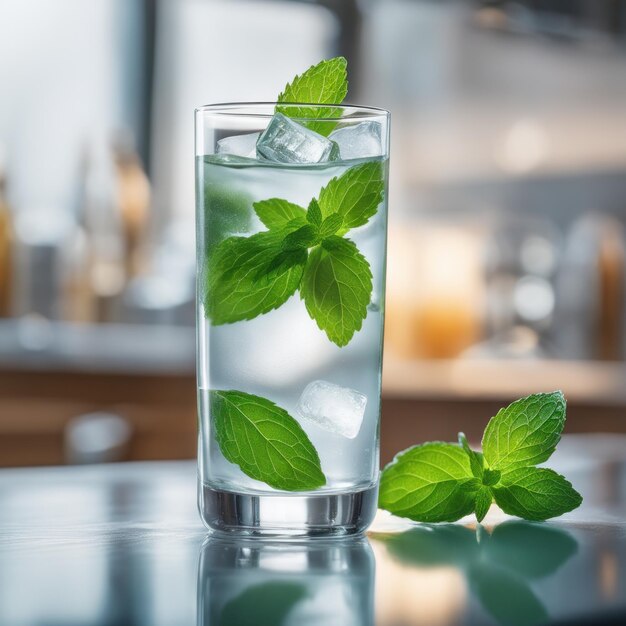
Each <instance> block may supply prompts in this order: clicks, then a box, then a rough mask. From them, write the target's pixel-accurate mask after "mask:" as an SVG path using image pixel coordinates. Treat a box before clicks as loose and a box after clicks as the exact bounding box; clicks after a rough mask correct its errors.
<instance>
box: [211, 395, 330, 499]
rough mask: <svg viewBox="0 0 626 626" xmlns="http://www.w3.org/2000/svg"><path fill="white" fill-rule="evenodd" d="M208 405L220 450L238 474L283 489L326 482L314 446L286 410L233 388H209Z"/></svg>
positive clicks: (301, 489)
mask: <svg viewBox="0 0 626 626" xmlns="http://www.w3.org/2000/svg"><path fill="white" fill-rule="evenodd" d="M210 405H211V416H212V417H213V425H214V427H215V437H216V439H217V443H218V445H219V448H220V451H221V452H222V454H223V455H224V457H225V458H226V459H227V460H228V461H230V462H231V463H235V464H236V465H238V466H239V467H240V468H241V470H242V471H243V472H244V474H246V475H247V476H250V478H254V479H255V480H260V481H262V482H264V483H266V484H267V485H269V486H270V487H273V488H274V489H282V490H284V491H307V490H312V489H317V488H318V487H321V486H322V485H325V484H326V477H325V476H324V474H323V473H322V469H321V465H320V458H319V455H318V453H317V451H316V450H315V448H314V447H313V444H312V443H311V441H310V439H309V438H308V436H307V434H306V433H305V432H304V430H303V429H302V426H300V424H299V423H298V422H297V421H296V420H295V419H294V418H293V417H292V416H291V415H289V413H287V411H285V410H284V409H282V408H280V407H279V406H277V405H276V404H274V403H273V402H271V401H270V400H267V399H266V398H262V397H260V396H255V395H252V394H250V393H244V392H243V391H234V390H231V391H211V392H210Z"/></svg>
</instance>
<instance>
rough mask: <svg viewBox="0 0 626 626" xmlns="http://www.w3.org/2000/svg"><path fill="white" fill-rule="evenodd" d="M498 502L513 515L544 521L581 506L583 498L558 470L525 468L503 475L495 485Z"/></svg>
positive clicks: (494, 489)
mask: <svg viewBox="0 0 626 626" xmlns="http://www.w3.org/2000/svg"><path fill="white" fill-rule="evenodd" d="M493 495H494V498H495V500H496V504H497V505H498V506H499V507H500V508H501V509H502V510H503V511H504V512H505V513H508V514H509V515H517V516H518V517H523V518H524V519H527V520H534V521H541V520H545V519H548V518H550V517H557V516H558V515H563V513H567V512H568V511H571V510H573V509H575V508H576V507H578V506H580V504H581V502H582V497H581V496H580V494H579V493H578V492H577V491H576V490H575V489H574V488H573V487H572V485H571V483H569V482H568V481H567V480H566V479H565V478H564V477H563V476H561V475H560V474H557V473H556V472H555V471H554V470H551V469H546V468H538V467H522V468H518V469H515V470H512V471H511V472H507V473H505V474H503V475H502V478H501V479H500V483H499V484H498V486H497V487H493Z"/></svg>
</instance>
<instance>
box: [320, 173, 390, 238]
mask: <svg viewBox="0 0 626 626" xmlns="http://www.w3.org/2000/svg"><path fill="white" fill-rule="evenodd" d="M383 167H384V166H383V163H382V162H381V161H369V162H368V163H362V164H360V165H355V166H354V167H351V168H350V169H349V170H347V171H346V172H345V173H344V174H342V175H341V176H339V177H335V178H331V180H330V181H329V182H328V184H327V185H326V187H324V188H323V189H322V190H321V191H320V195H319V205H320V209H321V211H322V217H328V216H329V215H332V214H333V213H339V215H341V216H342V218H343V224H342V227H341V230H340V231H339V232H338V234H339V235H344V234H345V233H346V232H347V231H348V230H350V229H351V228H355V227H356V226H362V225H363V224H366V223H367V221H368V220H369V218H370V217H372V215H374V214H375V213H376V211H377V210H378V205H379V204H380V203H381V202H382V199H383V194H384V191H385V182H384V172H383Z"/></svg>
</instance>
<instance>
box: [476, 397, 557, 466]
mask: <svg viewBox="0 0 626 626" xmlns="http://www.w3.org/2000/svg"><path fill="white" fill-rule="evenodd" d="M564 424H565V398H564V397H563V394H562V393H561V392H560V391H555V392H553V393H538V394H535V395H532V396H528V397H526V398H522V399H520V400H517V401H516V402H513V404H510V405H509V406H508V407H506V408H504V409H500V411H498V413H497V415H496V416H495V417H493V418H491V420H490V421H489V424H488V425H487V428H486V429H485V434H484V436H483V454H484V455H485V461H487V464H488V465H489V467H490V468H491V469H499V470H506V471H509V470H512V469H514V468H516V467H526V466H529V465H537V464H538V463H542V462H543V461H546V460H547V459H548V458H549V457H550V455H551V454H552V453H553V452H554V449H555V448H556V444H557V443H558V442H559V440H560V438H561V431H562V430H563V426H564Z"/></svg>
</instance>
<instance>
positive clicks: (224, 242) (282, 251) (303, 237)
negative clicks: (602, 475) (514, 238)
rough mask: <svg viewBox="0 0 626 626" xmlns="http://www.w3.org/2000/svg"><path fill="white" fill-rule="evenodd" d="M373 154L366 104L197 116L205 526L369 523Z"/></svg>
mask: <svg viewBox="0 0 626 626" xmlns="http://www.w3.org/2000/svg"><path fill="white" fill-rule="evenodd" d="M277 106H278V107H279V108H278V109H277ZM277 111H278V112H277ZM388 154H389V114H388V113H387V112H386V111H383V110H380V109H373V108H368V107H358V106H339V105H296V104H293V105H284V104H281V105H276V104H275V103H265V104H224V105H209V106H205V107H202V108H200V109H197V111H196V198H197V207H196V215H197V222H196V223H197V276H198V281H197V377H198V414H199V441H198V465H199V508H200V514H201V517H202V519H203V521H204V523H205V524H206V525H207V526H208V527H209V528H211V529H213V530H215V531H221V532H223V533H236V534H239V535H241V534H244V535H262V536H290V537H294V536H308V537H313V536H333V535H336V536H345V535H351V534H358V533H361V532H363V531H364V530H365V529H366V528H367V526H368V525H369V524H370V523H371V521H372V519H373V517H374V514H375V511H376V502H377V487H378V474H379V424H380V387H381V362H382V346H383V318H384V293H385V262H386V239H387V178H388Z"/></svg>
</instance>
